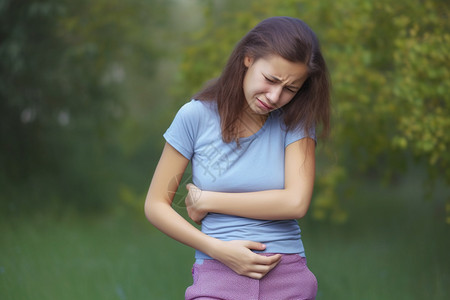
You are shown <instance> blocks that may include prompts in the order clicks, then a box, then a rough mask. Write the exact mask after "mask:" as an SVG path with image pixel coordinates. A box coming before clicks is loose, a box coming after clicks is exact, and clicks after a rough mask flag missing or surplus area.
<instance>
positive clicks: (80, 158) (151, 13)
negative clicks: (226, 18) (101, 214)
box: [0, 0, 166, 209]
mask: <svg viewBox="0 0 450 300" xmlns="http://www.w3.org/2000/svg"><path fill="white" fill-rule="evenodd" d="M165 9H166V4H165V3H164V1H157V0H153V1H140V0H132V1H118V0H96V1H87V0H82V1H69V0H62V1H61V0H41V1H38V0H23V1H12V0H2V1H0V78H1V79H0V169H1V173H0V190H2V194H1V196H0V204H1V205H3V206H7V207H8V208H9V209H14V208H16V209H17V208H24V207H28V208H32V209H34V208H37V207H41V206H43V205H46V203H47V204H48V203H49V202H52V201H53V202H61V201H62V202H63V203H66V204H69V203H72V204H74V205H76V206H78V207H81V208H86V209H93V208H99V207H102V206H103V205H104V204H105V203H108V202H110V201H111V200H112V199H113V198H114V191H115V190H114V188H115V185H117V183H118V180H119V178H120V170H119V169H118V167H119V165H118V164H119V161H120V160H118V157H120V155H121V153H120V151H121V150H120V149H121V145H119V143H120V141H119V140H117V139H118V136H117V134H116V132H117V130H118V128H119V126H118V121H119V120H120V121H123V120H124V118H125V116H126V109H127V105H125V100H128V99H125V98H124V96H125V95H124V94H123V90H124V86H125V84H126V83H127V78H128V77H129V73H134V74H136V73H141V74H143V75H144V76H153V74H154V69H155V61H156V59H157V56H158V55H159V53H156V52H155V51H156V50H155V47H154V46H153V43H154V40H153V39H152V36H151V35H150V33H153V31H152V30H155V28H156V27H154V26H157V25H161V24H158V23H157V22H160V21H161V20H163V18H164V15H165ZM155 31H156V30H155ZM121 167H123V166H121ZM21 201H22V202H21Z"/></svg>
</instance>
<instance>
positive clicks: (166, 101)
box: [0, 0, 450, 300]
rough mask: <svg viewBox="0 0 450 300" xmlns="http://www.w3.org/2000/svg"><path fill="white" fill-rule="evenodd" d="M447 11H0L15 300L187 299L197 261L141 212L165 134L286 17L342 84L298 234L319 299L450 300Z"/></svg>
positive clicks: (98, 4)
mask: <svg viewBox="0 0 450 300" xmlns="http://www.w3.org/2000/svg"><path fill="white" fill-rule="evenodd" d="M449 12H450V7H449V3H448V1H446V0H441V1H439V0H433V1H431V0H421V1H420V0H397V1H390V0H378V1H369V0H367V1H364V0H339V1H335V0H320V1H319V0H315V1H306V0H289V1H268V0H258V1H242V0H237V1H225V0H223V1H219V0H217V1H212V0H210V1H207V0H197V1H195V0H192V1H188V0H185V1H182V0H178V1H177V0H171V1H163V0H127V1H124V0H78V1H69V0H20V1H19V0H0V299H5V300H7V299H8V300H9V299H39V300H41V299H43V300H45V299H61V300H65V299H77V300H79V299H94V300H98V299H108V300H109V299H120V300H123V299H131V300H135V299H136V300H139V299H157V300H159V299H163V300H164V299H169V300H171V299H183V296H184V290H185V288H186V287H187V286H188V285H189V284H191V273H190V272H191V266H192V263H193V250H192V249H190V248H188V247H186V246H183V245H181V244H178V243H177V242H175V241H172V240H171V239H169V238H167V237H165V236H164V235H162V234H161V233H159V232H158V231H157V230H156V229H155V228H154V227H153V226H152V225H151V224H150V223H149V222H148V221H147V220H146V219H145V216H144V211H143V205H144V200H145V196H146V193H147V189H148V186H149V183H150V180H151V177H152V174H153V170H154V168H155V165H156V163H157V161H158V158H159V155H160V153H161V150H162V146H163V143H164V141H163V138H162V134H163V132H164V131H165V129H166V128H167V127H168V126H169V124H170V122H171V120H172V118H173V117H174V115H175V113H176V111H177V110H178V108H179V107H180V106H181V105H182V104H183V103H185V102H187V101H189V99H190V96H191V95H192V94H193V93H194V92H195V91H197V90H198V89H199V88H200V87H201V86H202V84H203V83H204V82H205V81H206V80H208V79H211V78H212V77H215V76H217V75H218V74H219V73H220V71H221V69H222V67H223V66H224V63H225V61H226V60H227V58H228V55H229V53H230V52H231V49H232V48H233V46H234V45H235V44H236V43H237V41H238V40H239V39H240V38H241V37H242V36H243V35H244V34H245V33H246V32H247V31H248V30H250V29H251V28H252V27H253V26H254V25H256V24H257V23H258V22H259V21H261V20H263V19H264V18H267V17H269V16H275V15H287V16H293V17H298V18H301V19H303V20H304V21H305V22H307V23H308V24H309V25H310V26H311V27H312V28H313V30H314V31H315V32H316V33H317V35H318V37H319V39H320V41H321V45H322V49H323V53H324V55H325V57H326V60H327V62H328V65H329V69H330V73H331V77H332V81H333V99H332V101H333V120H332V134H331V136H330V138H329V139H328V140H326V141H319V144H318V149H317V179H316V186H315V192H314V196H313V199H312V204H311V208H310V211H309V212H308V215H307V217H305V218H304V219H302V220H300V221H299V222H300V225H301V227H302V231H303V239H304V243H305V247H306V251H307V252H306V253H307V257H308V264H309V267H310V269H311V270H312V271H313V272H314V273H315V274H316V276H317V278H318V281H319V292H318V299H333V300H336V299H345V300H350V299H357V300H359V299H362V300H366V299H377V300H379V299H396V300H398V299H450V134H449V132H450V97H449V92H450V55H449V53H450V46H449V45H450V22H449ZM184 193H185V191H184V187H182V188H180V191H179V192H178V196H177V199H176V203H177V204H176V205H175V207H176V209H177V211H178V212H179V213H180V214H183V215H185V211H184V208H183V207H182V205H181V204H180V203H182V197H183V195H184Z"/></svg>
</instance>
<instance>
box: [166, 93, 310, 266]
mask: <svg viewBox="0 0 450 300" xmlns="http://www.w3.org/2000/svg"><path fill="white" fill-rule="evenodd" d="M283 124H284V123H283V119H282V112H281V111H279V110H277V111H274V112H272V113H271V114H270V115H269V117H268V119H267V120H266V122H265V123H264V125H263V127H262V128H261V129H260V130H259V131H258V132H256V133H254V134H253V135H251V136H249V137H245V138H241V139H240V140H239V141H240V147H237V145H236V143H235V142H231V143H224V142H223V140H222V135H221V126H220V117H219V114H218V111H217V104H216V103H215V102H213V101H212V102H209V101H198V100H191V101H190V102H188V103H186V104H185V105H183V107H181V108H180V110H179V111H178V113H177V115H176V116H175V118H174V120H173V122H172V124H171V125H170V127H169V128H168V129H167V131H166V132H165V133H164V138H165V139H166V141H167V142H168V143H169V144H170V145H171V146H172V147H174V148H175V149H176V150H177V151H178V152H180V153H181V154H182V155H183V156H184V157H186V158H187V159H189V160H191V165H192V181H193V183H194V184H195V185H196V186H198V187H199V188H200V189H202V190H207V191H216V192H254V191H262V190H271V189H283V188H284V157H285V148H286V147H287V146H288V145H289V144H291V143H293V142H295V141H297V140H299V139H302V138H304V137H306V135H305V133H304V131H303V130H302V129H298V130H294V131H286V130H284V129H283V127H284V125H283ZM313 138H314V136H313ZM280 205H283V203H282V202H280ZM202 231H203V232H204V233H206V234H207V235H209V236H212V237H215V238H218V239H221V240H224V241H230V240H251V241H256V242H261V243H264V244H265V245H266V249H265V250H264V251H263V252H267V253H298V254H300V255H301V256H305V252H304V248H303V243H302V240H301V236H300V227H299V225H298V223H297V221H296V220H278V221H277V220H257V219H251V218H243V217H238V216H232V215H225V214H217V213H209V214H208V215H207V216H206V217H205V218H204V219H203V221H202ZM195 257H196V258H197V259H211V257H209V256H208V255H206V254H204V253H202V252H200V251H196V255H195Z"/></svg>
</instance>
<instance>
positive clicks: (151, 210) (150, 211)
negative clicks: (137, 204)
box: [144, 199, 157, 225]
mask: <svg viewBox="0 0 450 300" xmlns="http://www.w3.org/2000/svg"><path fill="white" fill-rule="evenodd" d="M144 214H145V217H146V218H147V220H148V221H149V222H150V223H152V224H153V225H155V219H156V215H157V205H155V203H152V201H149V200H148V199H147V200H146V201H145V204H144Z"/></svg>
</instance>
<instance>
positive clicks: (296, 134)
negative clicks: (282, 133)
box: [284, 126, 317, 148]
mask: <svg viewBox="0 0 450 300" xmlns="http://www.w3.org/2000/svg"><path fill="white" fill-rule="evenodd" d="M306 137H309V138H312V139H313V140H314V142H315V143H317V139H316V130H315V128H314V127H312V128H311V129H310V130H309V134H308V133H307V132H306V131H305V129H304V128H303V127H302V126H298V127H296V128H294V129H292V130H288V131H287V132H286V139H285V142H284V147H285V148H286V147H287V146H289V145H290V144H292V143H293V142H296V141H298V140H301V139H303V138H306Z"/></svg>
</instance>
